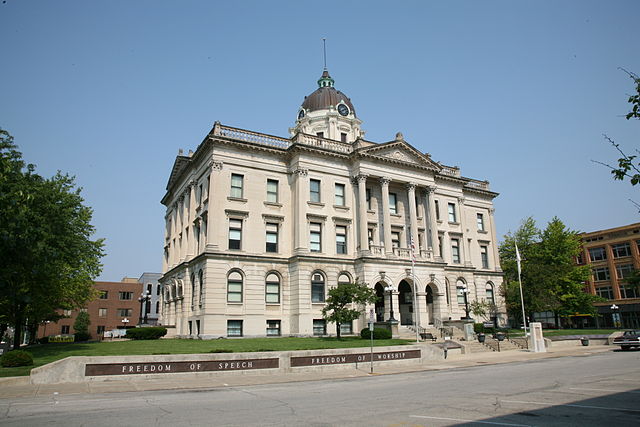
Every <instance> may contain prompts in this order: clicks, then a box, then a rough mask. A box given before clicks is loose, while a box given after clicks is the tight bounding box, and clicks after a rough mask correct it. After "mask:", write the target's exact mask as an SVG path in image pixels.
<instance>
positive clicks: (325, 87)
mask: <svg viewBox="0 0 640 427" xmlns="http://www.w3.org/2000/svg"><path fill="white" fill-rule="evenodd" d="M318 86H320V87H319V88H318V89H316V91H315V92H313V93H312V94H311V95H309V96H305V98H304V101H303V102H302V108H304V109H305V110H306V111H316V110H326V109H328V108H329V107H333V108H335V107H336V106H337V105H338V104H340V102H341V101H342V102H343V103H344V104H346V105H347V106H348V107H349V110H350V112H351V113H352V114H353V115H354V116H355V114H356V110H355V108H353V104H352V103H351V100H350V99H349V97H348V96H347V95H345V94H344V93H342V92H340V91H339V90H336V88H334V87H333V79H332V78H331V76H329V72H328V71H327V70H324V72H323V73H322V77H320V79H319V80H318Z"/></svg>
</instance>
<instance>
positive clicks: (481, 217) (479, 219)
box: [476, 213, 484, 231]
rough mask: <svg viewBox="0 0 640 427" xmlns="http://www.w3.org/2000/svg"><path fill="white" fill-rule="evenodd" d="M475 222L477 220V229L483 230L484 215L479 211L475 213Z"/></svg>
mask: <svg viewBox="0 0 640 427" xmlns="http://www.w3.org/2000/svg"><path fill="white" fill-rule="evenodd" d="M476 218H477V222H478V231H484V215H482V214H481V213H479V214H476Z"/></svg>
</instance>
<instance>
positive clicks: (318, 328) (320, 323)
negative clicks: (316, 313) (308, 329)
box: [313, 319, 327, 336]
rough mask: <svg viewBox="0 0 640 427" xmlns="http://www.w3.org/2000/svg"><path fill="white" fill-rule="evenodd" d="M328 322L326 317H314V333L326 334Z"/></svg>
mask: <svg viewBox="0 0 640 427" xmlns="http://www.w3.org/2000/svg"><path fill="white" fill-rule="evenodd" d="M326 334H327V322H325V320H324V319H313V335H318V336H319V335H326Z"/></svg>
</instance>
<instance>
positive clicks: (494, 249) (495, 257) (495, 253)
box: [489, 208, 502, 271]
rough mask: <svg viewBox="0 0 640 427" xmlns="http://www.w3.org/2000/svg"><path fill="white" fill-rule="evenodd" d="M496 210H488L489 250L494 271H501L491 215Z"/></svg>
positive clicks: (494, 225) (494, 226) (494, 224)
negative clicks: (491, 254) (491, 253)
mask: <svg viewBox="0 0 640 427" xmlns="http://www.w3.org/2000/svg"><path fill="white" fill-rule="evenodd" d="M495 211H496V210H495V209H494V208H491V209H489V227H490V228H491V249H492V252H493V265H495V266H496V267H495V270H496V271H502V268H500V255H499V254H498V239H497V238H496V223H495V220H494V219H493V214H494V212H495Z"/></svg>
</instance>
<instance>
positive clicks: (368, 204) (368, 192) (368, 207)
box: [365, 188, 372, 211]
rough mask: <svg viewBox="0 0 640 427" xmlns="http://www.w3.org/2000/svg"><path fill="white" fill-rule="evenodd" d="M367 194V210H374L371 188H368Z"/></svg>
mask: <svg viewBox="0 0 640 427" xmlns="http://www.w3.org/2000/svg"><path fill="white" fill-rule="evenodd" d="M365 194H366V200H367V210H369V211H370V210H372V209H371V189H370V188H367V190H366V191H365Z"/></svg>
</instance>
